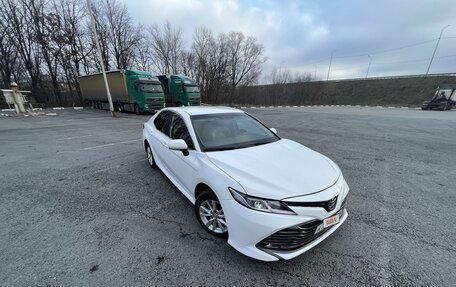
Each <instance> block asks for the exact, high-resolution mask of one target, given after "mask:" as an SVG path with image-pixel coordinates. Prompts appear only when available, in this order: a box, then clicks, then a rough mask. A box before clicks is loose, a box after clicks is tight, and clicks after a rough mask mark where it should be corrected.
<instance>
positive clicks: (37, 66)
mask: <svg viewBox="0 0 456 287" xmlns="http://www.w3.org/2000/svg"><path fill="white" fill-rule="evenodd" d="M1 4H2V11H3V13H2V14H3V15H5V16H6V17H5V18H6V19H8V21H9V22H10V25H11V33H12V37H13V38H14V39H15V41H12V44H13V45H16V48H17V49H18V52H19V55H20V58H21V63H22V64H23V66H24V67H25V69H26V71H27V74H28V77H29V80H30V85H31V88H32V92H33V94H34V96H35V98H36V99H38V100H39V101H49V100H50V99H49V96H48V95H43V93H42V91H43V84H42V79H41V76H42V73H41V60H42V55H41V50H40V47H39V44H38V43H37V42H36V41H35V29H34V24H33V22H32V21H30V20H29V17H28V15H27V13H26V10H25V7H24V3H23V1H20V2H18V1H15V0H2V3H1ZM19 74H20V73H16V75H19Z"/></svg>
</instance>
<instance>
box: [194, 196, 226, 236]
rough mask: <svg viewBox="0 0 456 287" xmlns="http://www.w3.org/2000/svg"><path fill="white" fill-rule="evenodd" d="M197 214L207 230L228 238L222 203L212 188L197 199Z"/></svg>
mask: <svg viewBox="0 0 456 287" xmlns="http://www.w3.org/2000/svg"><path fill="white" fill-rule="evenodd" d="M195 215H196V218H197V219H198V222H199V223H200V224H201V226H202V227H203V228H204V229H205V230H206V231H207V232H209V233H210V234H212V235H214V236H217V237H221V238H228V226H227V224H226V218H225V214H224V212H223V209H222V205H221V204H220V201H219V199H218V198H217V196H216V195H215V194H214V193H213V192H212V191H211V190H207V191H205V192H203V193H202V194H201V195H200V196H199V197H198V198H197V199H196V202H195Z"/></svg>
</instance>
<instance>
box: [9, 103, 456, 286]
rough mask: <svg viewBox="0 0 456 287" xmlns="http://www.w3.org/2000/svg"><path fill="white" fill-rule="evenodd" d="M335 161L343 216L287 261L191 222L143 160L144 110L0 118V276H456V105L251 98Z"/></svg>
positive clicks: (314, 279)
mask: <svg viewBox="0 0 456 287" xmlns="http://www.w3.org/2000/svg"><path fill="white" fill-rule="evenodd" d="M245 110H246V111H247V112H249V113H251V114H252V115H254V116H256V117H257V118H258V119H260V120H261V121H262V122H264V123H265V124H267V125H268V126H270V127H274V128H276V129H277V130H278V133H279V134H280V136H282V137H284V138H289V139H292V140H295V141H297V142H300V143H302V144H304V145H306V146H308V147H310V148H312V149H314V150H316V151H318V152H321V153H323V154H325V155H327V156H328V157H330V158H331V159H333V160H334V161H335V162H336V163H337V164H338V165H339V166H340V167H341V169H342V171H343V173H344V176H345V178H346V180H347V182H348V184H349V186H350V188H351V191H350V194H349V200H348V203H347V209H348V212H349V217H348V219H347V221H346V222H345V224H344V225H343V226H341V227H340V228H339V229H338V230H337V231H336V232H335V233H334V234H332V235H331V236H330V237H329V238H328V239H327V240H325V241H324V242H322V243H321V244H319V245H318V246H316V247H315V248H313V249H311V250H310V251H308V252H307V253H305V254H303V255H301V256H299V257H297V258H295V259H293V260H290V261H279V262H271V263H265V262H260V261H256V260H254V259H251V258H248V257H246V256H244V255H242V254H240V253H239V252H237V251H236V250H234V249H233V248H231V247H230V246H229V245H228V244H227V243H226V242H225V241H224V240H223V239H219V238H215V237H212V236H211V235H209V234H207V233H206V232H205V231H204V230H203V229H202V227H200V226H199V224H198V222H197V220H196V218H195V216H194V212H193V206H192V205H191V203H190V202H189V201H188V200H187V199H186V198H185V197H184V196H183V195H182V194H180V192H179V191H178V190H177V189H176V188H175V187H174V186H173V185H172V183H171V182H170V181H169V180H168V179H167V178H166V177H165V176H164V175H163V174H162V173H161V172H160V171H156V170H152V169H150V167H149V166H148V164H147V162H146V157H145V153H144V151H143V145H142V143H141V133H142V123H143V122H144V121H146V120H147V119H148V118H149V117H150V116H146V115H142V116H137V115H133V114H122V116H121V117H119V118H110V116H109V112H107V111H98V110H90V109H89V110H87V109H84V110H66V109H65V110H58V111H54V112H53V113H55V114H56V115H48V116H46V115H44V114H43V115H40V116H34V117H32V116H31V117H4V116H2V117H0V175H1V176H0V285H2V286H76V285H77V286H80V285H84V286H86V285H90V286H306V285H310V286H315V285H321V286H348V285H350V286H356V285H363V286H364V285H372V286H454V284H455V282H456V273H455V272H454V271H455V270H456V246H455V242H456V221H455V206H456V194H455V190H456V157H455V156H456V112H455V111H450V112H440V111H421V110H415V109H400V108H391V109H389V108H367V107H295V108H255V109H252V108H248V109H245Z"/></svg>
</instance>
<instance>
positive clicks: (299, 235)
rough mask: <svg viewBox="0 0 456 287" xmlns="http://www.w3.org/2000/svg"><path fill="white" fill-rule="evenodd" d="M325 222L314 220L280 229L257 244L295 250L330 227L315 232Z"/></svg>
mask: <svg viewBox="0 0 456 287" xmlns="http://www.w3.org/2000/svg"><path fill="white" fill-rule="evenodd" d="M320 224H323V221H321V220H314V221H311V222H308V223H305V224H302V225H299V226H294V227H290V228H287V229H283V230H281V231H278V232H276V233H274V234H272V235H270V236H269V237H267V238H265V239H263V240H262V241H260V242H259V243H257V244H256V247H257V248H264V249H270V250H275V251H293V250H296V249H299V248H301V247H303V246H304V245H306V244H308V243H310V242H312V241H313V240H315V239H317V238H318V237H320V236H321V235H323V234H324V233H326V232H327V231H328V230H330V229H331V227H330V228H326V229H323V230H322V231H321V232H319V233H317V234H315V230H317V227H318V226H319V225H320Z"/></svg>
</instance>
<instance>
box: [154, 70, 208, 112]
mask: <svg viewBox="0 0 456 287" xmlns="http://www.w3.org/2000/svg"><path fill="white" fill-rule="evenodd" d="M157 77H158V79H159V80H160V82H161V84H162V86H163V91H164V93H165V99H166V106H167V107H173V106H177V107H180V106H199V105H201V94H200V90H199V87H198V85H197V84H196V82H195V81H194V80H192V79H190V78H189V77H187V76H182V75H161V76H157Z"/></svg>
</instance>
